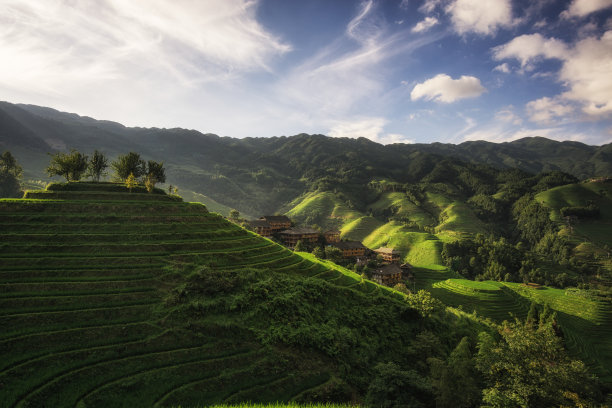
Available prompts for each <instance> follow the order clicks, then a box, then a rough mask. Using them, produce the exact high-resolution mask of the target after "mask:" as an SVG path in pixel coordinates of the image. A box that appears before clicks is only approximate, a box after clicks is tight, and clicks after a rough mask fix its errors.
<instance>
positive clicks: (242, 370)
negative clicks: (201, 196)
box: [0, 184, 410, 407]
mask: <svg viewBox="0 0 612 408" xmlns="http://www.w3.org/2000/svg"><path fill="white" fill-rule="evenodd" d="M79 186H80V187H81V188H84V187H85V186H87V185H86V184H74V185H72V186H70V188H68V189H67V190H68V191H58V192H40V193H32V194H31V195H32V196H33V197H36V198H32V199H26V200H0V224H1V228H0V231H1V232H0V235H1V237H2V241H1V242H2V245H0V289H1V290H0V294H1V295H0V305H1V307H0V310H1V312H0V324H2V327H4V328H6V330H3V332H2V334H0V362H1V363H0V383H1V384H2V385H3V386H2V388H1V389H0V400H2V401H3V404H4V405H7V406H13V405H16V406H26V405H28V404H30V405H35V406H36V405H41V404H42V403H43V401H44V403H45V404H49V405H53V406H58V407H61V406H75V405H76V406H79V407H85V406H111V405H112V406H117V405H116V404H117V401H122V404H123V405H124V406H172V405H179V404H187V405H197V404H209V403H220V402H223V401H227V402H232V401H233V402H239V401H245V400H257V401H262V402H266V401H276V400H285V401H288V400H292V399H296V400H300V399H302V400H308V399H309V398H311V397H312V396H313V395H324V394H325V392H326V391H325V390H327V389H330V388H331V389H332V390H333V389H334V387H333V386H334V384H336V383H337V382H338V380H337V379H336V374H335V369H334V366H333V364H330V362H329V361H327V360H326V358H325V357H324V356H322V355H321V354H320V353H319V354H318V353H316V352H312V351H307V352H304V353H302V352H301V351H299V350H294V349H293V348H291V347H290V348H286V347H285V348H283V349H276V348H275V347H273V346H262V344H261V343H260V342H259V341H258V340H257V338H256V337H255V333H259V334H257V336H264V335H271V334H270V333H267V332H266V328H267V324H266V323H265V320H261V316H260V315H255V316H254V317H253V318H254V319H255V320H253V321H260V322H263V324H264V327H262V328H260V329H253V330H255V331H254V332H252V331H251V329H247V330H245V326H244V325H245V324H253V323H252V322H253V321H250V320H244V319H246V317H245V316H246V315H245V314H243V313H238V314H235V313H234V314H232V313H230V312H229V311H230V310H232V308H235V306H233V307H232V306H229V305H228V304H227V303H226V302H228V301H229V299H230V297H228V296H224V295H222V296H217V297H214V296H206V297H204V298H202V299H197V298H196V299H193V301H191V302H188V303H181V302H180V299H179V300H177V301H178V303H177V306H173V307H174V308H173V307H170V308H169V306H168V302H169V301H170V302H171V304H174V303H172V302H173V301H171V300H169V299H173V298H169V296H170V294H176V293H177V292H175V291H173V288H175V287H176V286H177V284H179V285H180V283H181V282H182V281H183V280H184V279H185V278H184V275H183V273H177V269H176V268H179V270H181V269H182V268H189V265H190V264H191V263H192V262H197V263H199V264H202V263H203V264H207V265H211V266H214V268H215V269H214V270H215V271H217V272H218V273H221V275H219V276H223V272H222V271H228V273H230V272H231V271H235V270H243V269H244V268H245V267H249V268H253V267H257V268H267V270H268V271H269V272H268V273H269V274H270V276H278V279H279V281H278V282H280V283H283V282H285V283H288V282H289V283H290V282H292V279H293V278H291V277H292V276H293V277H295V279H296V282H303V285H298V286H299V287H305V288H308V287H310V288H319V289H321V290H324V293H325V295H324V297H323V298H321V299H320V300H319V301H318V302H321V305H323V307H324V309H323V310H330V311H334V310H338V312H339V313H342V312H341V311H342V310H344V309H343V308H347V312H348V311H349V310H351V311H352V310H353V309H354V308H355V307H371V305H372V304H380V305H381V306H382V305H384V304H386V303H388V302H391V303H388V305H389V306H392V305H394V304H395V303H393V302H397V300H393V299H392V298H391V297H382V298H381V297H380V294H384V293H388V294H392V293H393V292H392V291H391V290H389V289H387V288H382V287H380V286H378V285H376V284H374V283H372V282H369V281H364V280H362V279H361V277H360V276H358V275H356V274H354V273H352V272H351V271H348V270H345V269H344V268H341V267H337V266H335V265H331V264H329V263H325V262H319V261H317V260H315V259H313V258H312V256H311V255H308V254H304V256H300V255H298V254H294V253H292V252H290V251H288V250H286V249H284V248H282V247H280V246H278V245H277V244H274V243H273V242H271V241H269V240H267V239H263V238H261V237H258V236H256V235H254V234H252V233H250V232H247V231H245V230H243V229H240V228H238V227H236V226H234V225H233V224H231V223H229V222H227V221H225V220H224V219H222V218H221V217H220V216H218V215H216V214H213V213H209V212H207V211H206V209H205V207H204V206H202V205H199V204H193V203H182V202H180V201H176V200H175V199H173V198H171V197H168V196H165V195H159V194H153V195H151V194H146V193H139V192H133V193H130V194H128V193H123V195H122V194H121V193H120V192H109V193H105V192H104V191H95V188H93V189H91V188H90V189H89V191H87V192H79V191H70V190H74V189H76V190H78V189H79ZM89 186H90V187H91V185H89ZM94 187H95V186H94ZM94 197H95V198H94ZM171 265H175V266H173V267H169V266H171ZM185 271H187V269H185ZM260 275H261V272H257V273H251V276H255V277H257V276H260ZM309 277H315V279H313V280H308V279H309ZM258 279H261V277H260V278H258ZM266 282H267V283H266ZM317 282H320V283H317ZM275 284H276V283H275V281H274V280H272V281H262V282H261V283H260V284H259V285H264V287H265V285H268V286H269V288H270V289H274V288H275V286H274V285H275ZM321 285H322V286H321ZM204 288H206V287H204ZM319 289H317V290H319ZM205 290H206V289H205ZM214 293H216V292H214ZM251 293H252V292H244V294H241V295H240V296H250V294H251ZM298 299H299V301H300V304H304V301H303V297H301V296H300V297H298ZM283 301H288V299H284V300H283ZM325 302H332V303H333V307H330V306H331V305H327V306H325ZM266 304H267V303H266V302H264V303H262V304H258V303H256V304H254V307H253V308H249V310H257V309H258V308H259V309H261V307H262V306H265V305H266ZM306 304H307V303H306ZM316 304H319V303H316ZM400 304H402V302H400V303H397V305H398V306H399V305H400ZM313 305H314V304H313ZM359 305H363V306H359ZM219 307H220V309H218V308H219ZM266 307H267V306H266ZM393 307H397V306H393ZM403 307H405V306H403ZM211 308H212V309H211ZM215 308H217V309H215ZM384 309H386V307H384V308H383V310H384ZM205 310H208V311H209V312H207V313H205V314H201V312H200V311H205ZM211 310H212V311H213V313H211V312H210V311H211ZM282 310H285V308H282ZM287 310H290V309H287ZM168 313H169V314H168ZM318 313H321V312H318ZM366 315H367V314H364V316H363V317H362V316H361V315H359V316H358V317H359V318H360V319H361V318H364V319H365V316H366ZM375 320H377V321H371V322H370V323H369V324H373V325H377V324H380V322H381V321H380V319H375ZM355 324H357V325H358V327H359V329H355V330H363V328H364V327H365V326H364V325H365V324H367V323H365V322H362V321H359V322H356V323H355ZM394 324H396V323H394ZM194 327H195V328H197V330H196V329H194ZM246 327H247V328H248V327H250V326H248V325H247V326H246ZM407 327H410V326H407ZM257 330H259V331H257ZM372 330H375V327H372ZM266 333H267V334H266ZM275 335H278V333H276V334H275ZM402 338H404V336H398V341H402V340H401V339H402ZM332 344H336V345H337V344H340V345H341V344H343V342H341V341H340V342H333V343H332ZM372 344H376V342H374V343H372ZM347 350H348V351H347V352H350V350H351V349H350V348H349V349H347ZM373 355H377V354H376V353H374V354H373ZM306 361H307V362H308V363H307V364H305V362H306ZM349 361H350V360H349ZM227 384H232V385H231V386H228V385H227Z"/></svg>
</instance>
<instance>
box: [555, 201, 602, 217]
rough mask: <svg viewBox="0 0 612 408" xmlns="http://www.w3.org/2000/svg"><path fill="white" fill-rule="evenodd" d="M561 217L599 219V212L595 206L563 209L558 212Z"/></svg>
mask: <svg viewBox="0 0 612 408" xmlns="http://www.w3.org/2000/svg"><path fill="white" fill-rule="evenodd" d="M559 212H560V213H561V216H562V217H578V218H599V215H600V211H599V207H597V206H596V205H593V204H591V205H588V206H583V207H563V208H561V210H559Z"/></svg>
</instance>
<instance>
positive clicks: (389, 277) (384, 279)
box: [372, 263, 402, 286]
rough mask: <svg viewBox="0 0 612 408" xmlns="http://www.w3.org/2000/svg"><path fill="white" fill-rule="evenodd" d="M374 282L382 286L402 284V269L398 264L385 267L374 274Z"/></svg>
mask: <svg viewBox="0 0 612 408" xmlns="http://www.w3.org/2000/svg"><path fill="white" fill-rule="evenodd" d="M372 280H373V281H374V282H378V283H380V284H381V285H386V286H395V285H396V284H398V283H400V282H402V268H400V266H399V265H398V264H396V263H391V264H388V265H383V266H381V267H380V268H376V269H375V270H374V271H373V272H372Z"/></svg>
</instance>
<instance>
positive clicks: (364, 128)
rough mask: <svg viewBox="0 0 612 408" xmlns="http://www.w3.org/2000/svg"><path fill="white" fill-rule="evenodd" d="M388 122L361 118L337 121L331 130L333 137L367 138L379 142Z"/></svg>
mask: <svg viewBox="0 0 612 408" xmlns="http://www.w3.org/2000/svg"><path fill="white" fill-rule="evenodd" d="M386 124H387V121H386V120H385V119H384V118H361V119H354V120H345V121H337V122H335V123H334V125H333V126H332V128H331V129H330V130H329V132H328V135H329V136H331V137H350V138H352V139H357V138H358V137H365V138H368V139H370V140H374V141H375V140H377V139H378V137H379V135H381V134H382V133H383V131H384V128H385V125H386Z"/></svg>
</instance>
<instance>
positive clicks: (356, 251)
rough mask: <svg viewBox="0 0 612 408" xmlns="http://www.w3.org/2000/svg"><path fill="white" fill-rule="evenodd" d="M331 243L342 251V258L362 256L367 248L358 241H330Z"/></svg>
mask: <svg viewBox="0 0 612 408" xmlns="http://www.w3.org/2000/svg"><path fill="white" fill-rule="evenodd" d="M331 245H332V246H335V247H336V248H338V249H339V250H341V251H342V257H343V258H355V257H362V256H364V255H365V253H366V250H367V248H366V247H365V246H364V245H363V244H362V243H361V242H359V241H339V242H332V243H331Z"/></svg>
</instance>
